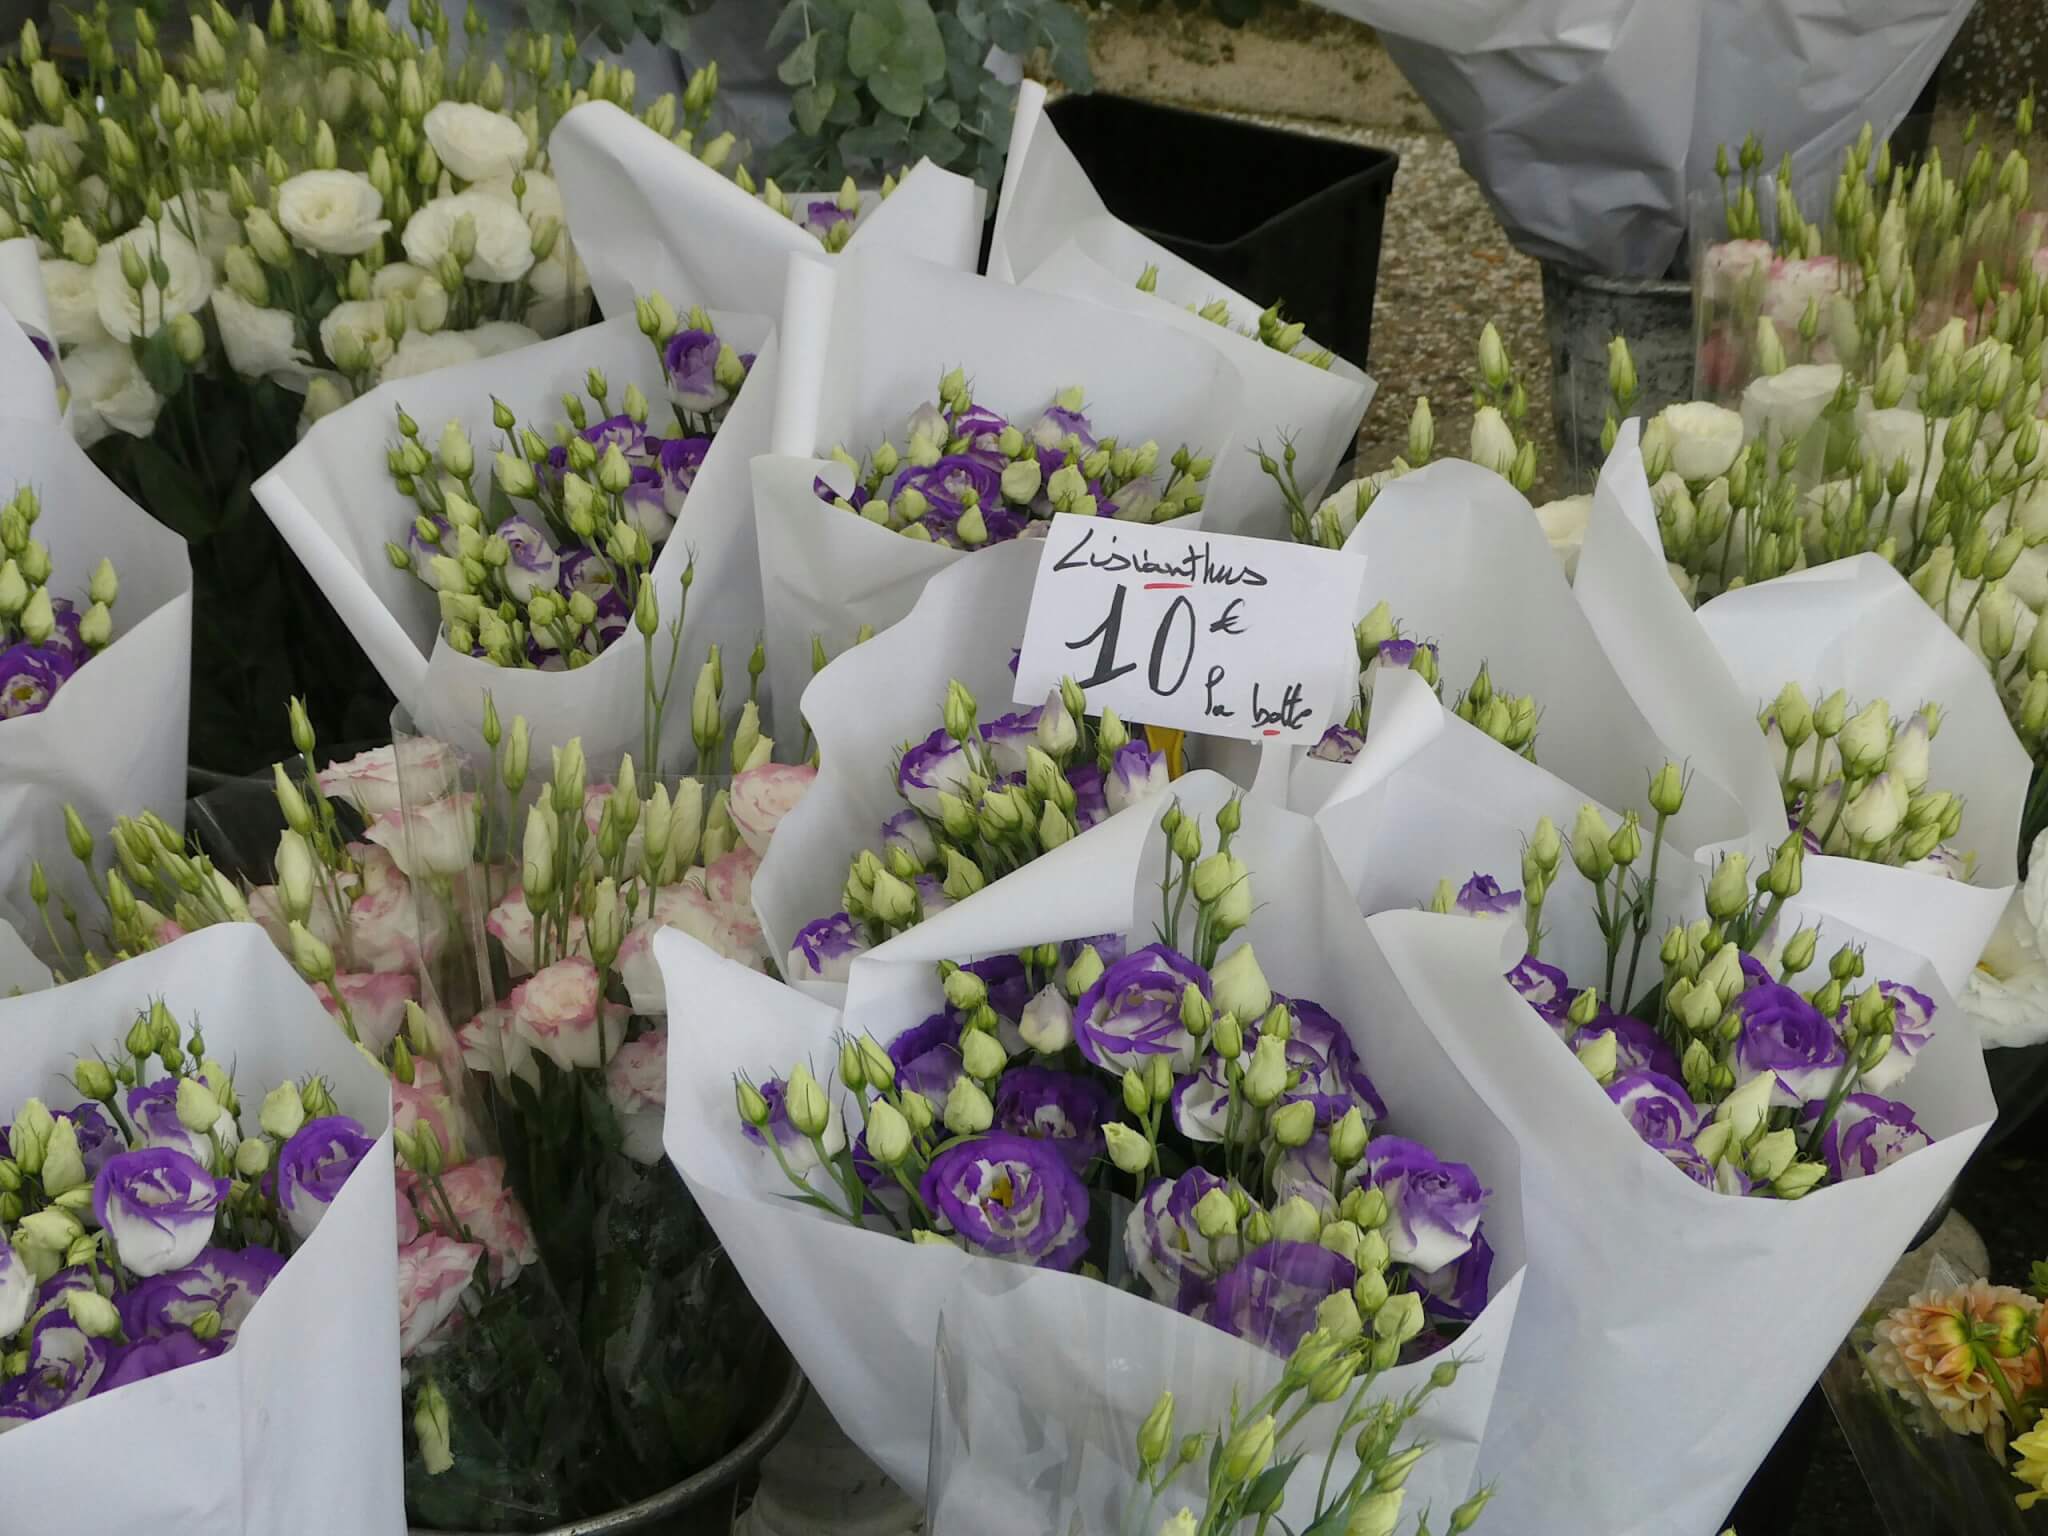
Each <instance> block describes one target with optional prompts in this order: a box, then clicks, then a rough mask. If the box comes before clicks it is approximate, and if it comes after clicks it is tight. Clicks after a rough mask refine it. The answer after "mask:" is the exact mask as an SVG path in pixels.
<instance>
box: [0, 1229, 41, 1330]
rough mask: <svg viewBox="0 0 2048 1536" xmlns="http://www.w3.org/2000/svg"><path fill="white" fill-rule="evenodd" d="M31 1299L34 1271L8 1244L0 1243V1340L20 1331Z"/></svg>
mask: <svg viewBox="0 0 2048 1536" xmlns="http://www.w3.org/2000/svg"><path fill="white" fill-rule="evenodd" d="M35 1300H36V1277H35V1272H34V1271H33V1270H31V1269H30V1268H29V1267H28V1262H27V1261H26V1260H25V1259H23V1258H22V1256H21V1255H20V1254H18V1253H16V1252H15V1251H14V1248H13V1246H12V1245H11V1244H8V1243H0V1339H11V1338H13V1337H14V1335H15V1334H17V1333H19V1332H20V1331H21V1325H22V1323H23V1322H25V1321H26V1320H27V1318H28V1313H29V1308H30V1307H32V1306H34V1305H35Z"/></svg>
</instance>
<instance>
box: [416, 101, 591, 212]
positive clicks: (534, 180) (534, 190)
mask: <svg viewBox="0 0 2048 1536" xmlns="http://www.w3.org/2000/svg"><path fill="white" fill-rule="evenodd" d="M443 105H446V103H443ZM439 110H440V109H439V108H438V107H437V108H436V109H435V111H439ZM432 116H433V114H432V113H429V114H428V117H429V118H430V119H431V117H432ZM520 142H521V143H522V144H524V143H525V142H526V141H525V137H524V135H522V136H521V138H520ZM437 153H438V151H437ZM523 174H524V176H525V180H526V194H525V196H523V197H522V196H518V195H516V194H515V193H514V192H513V191H512V182H513V179H514V178H513V177H512V176H511V175H509V174H508V175H504V176H493V177H492V178H491V179H490V180H488V181H479V182H478V183H477V184H476V185H475V186H473V187H471V188H470V191H472V192H480V193H482V194H483V195H484V196H485V197H495V198H497V199H498V200H499V201H500V202H505V203H511V204H512V205H513V206H514V207H516V208H517V209H518V210H519V211H520V212H521V213H523V214H524V215H526V222H527V223H529V224H538V223H539V222H540V221H541V220H542V219H555V220H557V221H560V220H561V219H562V189H561V188H560V187H558V186H556V185H555V178H554V177H552V176H550V175H548V174H547V173H546V172H545V171H526V172H524V173H523Z"/></svg>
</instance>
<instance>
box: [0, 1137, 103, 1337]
mask: <svg viewBox="0 0 2048 1536" xmlns="http://www.w3.org/2000/svg"><path fill="white" fill-rule="evenodd" d="M54 1118H56V1119H58V1120H69V1121H70V1122H71V1130H72V1133H73V1134H74V1135H76V1136H77V1137H78V1155H79V1156H80V1157H81V1158H83V1159H84V1160H85V1176H86V1177H87V1178H89V1179H96V1178H98V1177H99V1175H100V1170H101V1169H102V1168H104V1167H106V1166H107V1163H108V1162H109V1161H110V1160H111V1159H112V1158H113V1157H114V1156H115V1154H116V1153H120V1152H125V1151H127V1150H128V1140H127V1138H126V1137H124V1136H123V1135H122V1134H121V1133H120V1132H119V1131H117V1130H115V1129H114V1122H113V1121H111V1120H109V1119H108V1118H107V1112H106V1111H105V1110H104V1109H101V1108H100V1107H99V1105H97V1104H78V1105H74V1106H73V1107H72V1108H70V1109H60V1110H57V1111H56V1112H55V1116H54ZM5 1331H6V1330H5V1329H0V1333H4V1332H5Z"/></svg>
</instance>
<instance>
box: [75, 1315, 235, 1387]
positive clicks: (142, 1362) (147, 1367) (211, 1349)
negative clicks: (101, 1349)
mask: <svg viewBox="0 0 2048 1536" xmlns="http://www.w3.org/2000/svg"><path fill="white" fill-rule="evenodd" d="M226 1348H227V1343H226V1340H225V1335H223V1336H222V1337H221V1338H217V1339H207V1340H202V1339H196V1338H194V1337H193V1336H192V1335H191V1334H190V1333H188V1332H186V1331H185V1330H184V1329H182V1328H180V1329H176V1330H174V1331H173V1332H170V1333H167V1334H165V1335H164V1336H163V1337H162V1338H156V1339H144V1340H141V1341H140V1342H138V1343H134V1344H130V1345H128V1346H127V1347H125V1348H123V1349H117V1350H115V1351H114V1352H113V1359H112V1362H111V1363H110V1364H109V1365H108V1367H107V1369H106V1372H105V1374H104V1375H102V1376H101V1377H100V1382H99V1386H98V1388H97V1389H96V1395H97V1394H98V1393H106V1392H111V1391H113V1390H114V1389H115V1388H116V1387H125V1386H127V1385H129V1384H130V1383H131V1382H137V1381H147V1380H149V1378H150V1377H152V1376H161V1375H163V1373H164V1372H165V1371H175V1370H177V1369H178V1368H179V1367H181V1366H187V1365H197V1364H198V1363H199V1362H200V1361H201V1360H211V1359H212V1358H213V1357H214V1356H215V1355H217V1354H219V1353H220V1352H221V1351H222V1350H224V1349H226Z"/></svg>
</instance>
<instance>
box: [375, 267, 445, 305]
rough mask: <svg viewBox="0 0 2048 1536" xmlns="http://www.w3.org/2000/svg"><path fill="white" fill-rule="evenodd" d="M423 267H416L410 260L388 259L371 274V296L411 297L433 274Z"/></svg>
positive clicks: (388, 297) (382, 297)
mask: <svg viewBox="0 0 2048 1536" xmlns="http://www.w3.org/2000/svg"><path fill="white" fill-rule="evenodd" d="M431 275H432V274H430V273H429V272H427V271H426V269H425V268H423V267H416V266H414V265H413V264H412V263H411V262H409V261H387V262H385V263H384V265H383V266H381V267H379V268H378V269H377V270H376V271H374V272H372V273H371V274H370V297H371V298H373V299H409V298H411V297H412V296H413V295H414V294H415V293H418V292H419V290H420V284H421V283H424V282H426V281H427V280H428V278H429V277H430V276H431Z"/></svg>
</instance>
